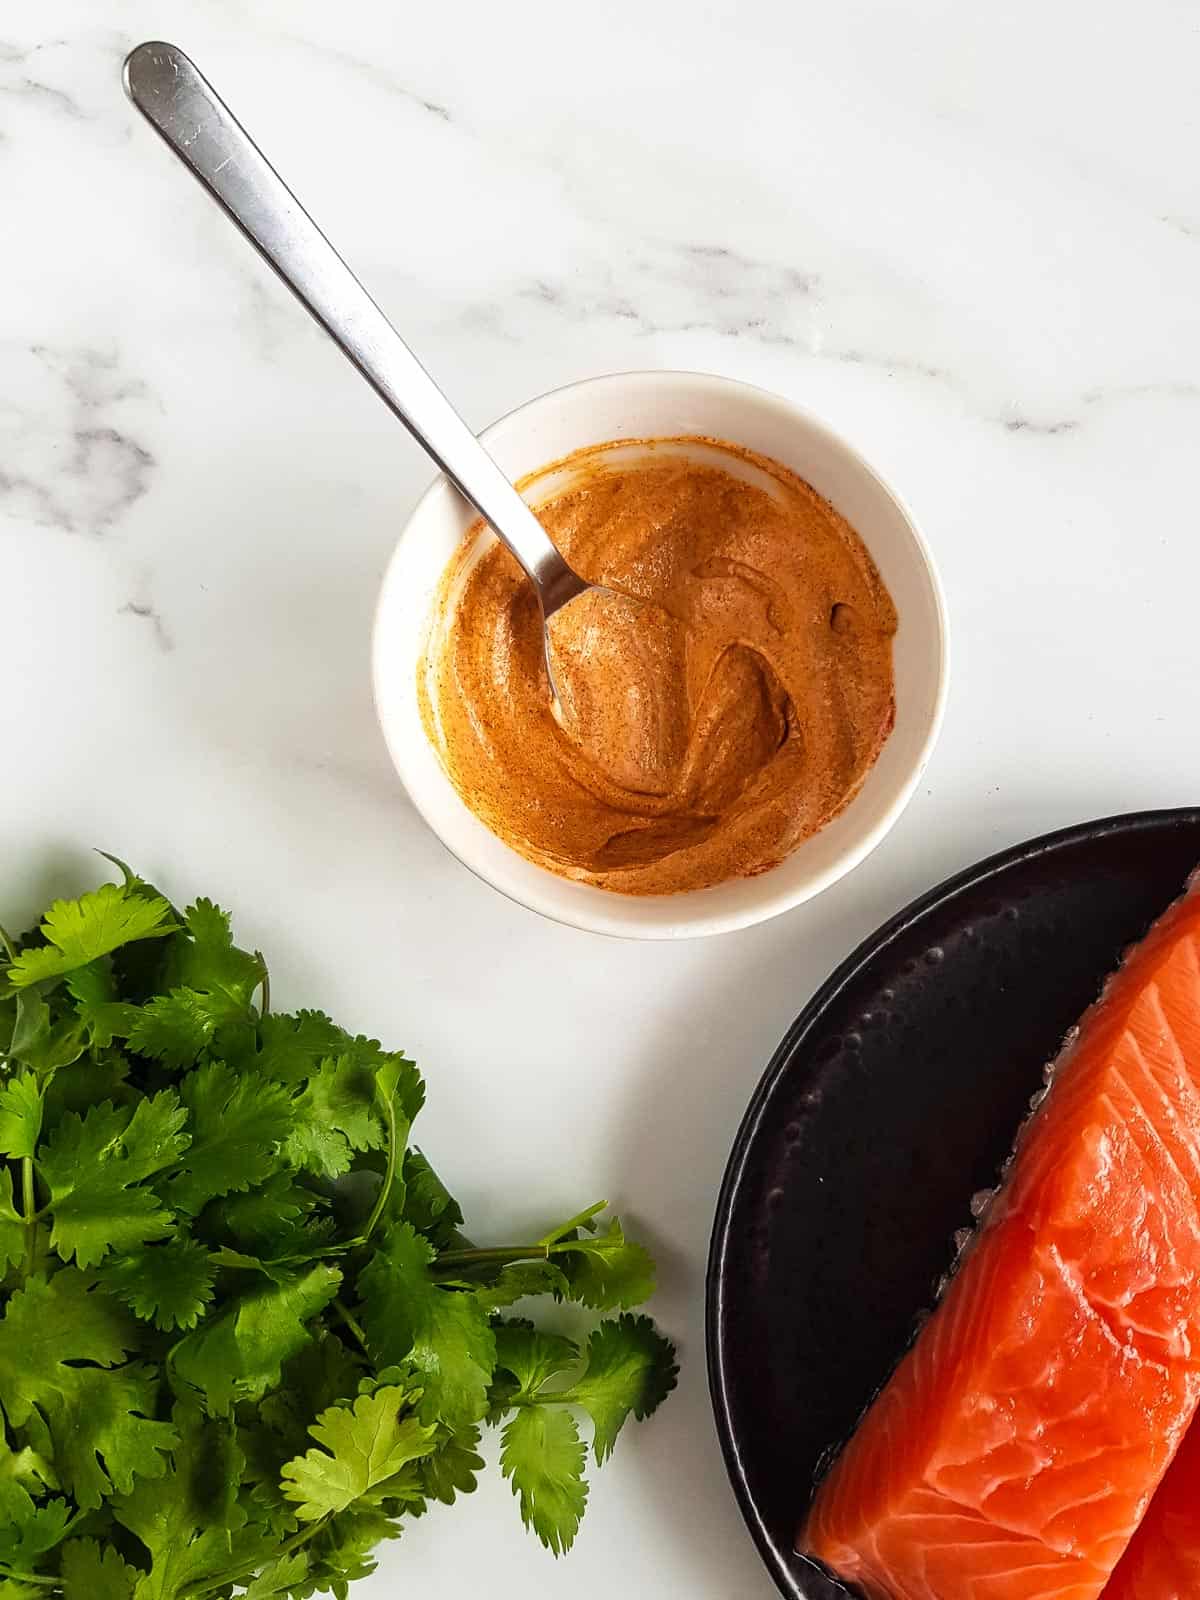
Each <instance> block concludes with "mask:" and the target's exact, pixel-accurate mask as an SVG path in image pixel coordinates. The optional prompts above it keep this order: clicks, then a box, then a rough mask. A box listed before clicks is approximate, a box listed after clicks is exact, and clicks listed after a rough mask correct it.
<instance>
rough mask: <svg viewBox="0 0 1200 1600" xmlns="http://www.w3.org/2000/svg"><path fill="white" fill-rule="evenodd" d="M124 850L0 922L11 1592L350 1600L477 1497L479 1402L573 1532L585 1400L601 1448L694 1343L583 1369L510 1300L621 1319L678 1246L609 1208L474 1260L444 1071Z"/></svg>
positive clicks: (669, 1377) (4, 1499)
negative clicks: (645, 1241) (285, 983)
mask: <svg viewBox="0 0 1200 1600" xmlns="http://www.w3.org/2000/svg"><path fill="white" fill-rule="evenodd" d="M117 865H118V866H119V867H120V868H121V875H122V878H123V879H124V881H123V883H121V884H119V885H116V886H114V885H111V884H110V885H106V886H105V887H104V888H102V889H100V890H98V891H96V892H95V893H94V894H89V895H84V896H83V897H82V898H81V899H79V900H76V901H60V902H57V903H56V904H55V905H54V906H52V907H51V909H50V911H49V912H48V913H47V914H46V916H45V918H44V920H43V922H42V924H41V926H40V928H39V929H38V930H37V931H36V932H35V933H34V934H32V935H30V936H29V937H27V938H26V939H25V940H23V941H22V942H21V943H22V945H23V948H21V949H20V950H19V951H18V948H17V946H16V945H14V943H13V942H12V941H11V940H9V939H8V938H7V936H6V935H5V934H4V933H3V930H2V929H0V1600H48V1596H52V1594H58V1595H59V1596H61V1600H221V1597H223V1596H224V1597H229V1596H233V1595H241V1596H242V1597H243V1600H276V1597H280V1600H310V1597H311V1596H313V1595H314V1594H316V1593H317V1592H318V1591H320V1592H329V1593H331V1594H332V1595H333V1596H334V1600H347V1588H348V1585H349V1584H351V1583H353V1582H355V1581H356V1580H357V1579H358V1578H360V1577H363V1576H365V1575H366V1574H367V1573H369V1572H371V1571H373V1570H374V1567H375V1557H374V1555H373V1553H372V1552H373V1548H374V1546H375V1545H376V1544H377V1543H378V1542H379V1541H380V1540H382V1539H391V1538H395V1537H396V1536H397V1535H398V1534H399V1533H400V1532H401V1529H402V1527H403V1526H404V1525H405V1524H406V1522H407V1520H408V1519H410V1518H412V1517H415V1516H420V1515H421V1514H423V1513H424V1512H425V1511H426V1510H427V1509H428V1508H429V1507H430V1506H431V1505H433V1504H434V1503H437V1502H441V1503H443V1504H447V1505H449V1504H452V1503H453V1502H454V1501H455V1499H456V1498H457V1497H458V1496H460V1495H463V1494H467V1493H470V1492H471V1490H473V1489H474V1487H475V1484H476V1480H477V1476H478V1473H479V1472H480V1470H481V1468H482V1465H483V1463H482V1460H481V1457H480V1454H479V1448H478V1447H479V1435H480V1426H479V1425H480V1423H481V1422H482V1421H483V1420H484V1419H487V1420H488V1421H496V1422H498V1423H503V1424H504V1426H503V1437H502V1440H501V1457H502V1466H503V1470H504V1473H505V1475H506V1476H507V1477H508V1479H509V1481H510V1484H511V1486H512V1488H513V1490H514V1492H515V1493H516V1494H517V1496H518V1498H519V1500H520V1505H521V1512H522V1516H523V1517H524V1519H525V1521H526V1523H527V1524H528V1525H529V1526H530V1527H532V1528H533V1529H534V1531H535V1532H536V1534H537V1536H538V1537H539V1538H540V1539H542V1541H543V1542H544V1543H546V1544H547V1545H548V1546H549V1547H550V1548H551V1549H552V1550H554V1551H555V1552H561V1551H563V1550H565V1549H567V1548H568V1547H569V1546H570V1544H571V1542H572V1540H573V1539H574V1537H575V1534H576V1530H577V1527H578V1523H579V1518H580V1516H581V1514H582V1512H583V1509H584V1506H585V1504H586V1499H587V1487H586V1484H585V1482H584V1479H583V1469H584V1465H585V1461H586V1451H585V1449H584V1446H583V1443H582V1441H581V1439H580V1433H579V1426H580V1425H581V1413H583V1412H587V1413H588V1414H589V1415H590V1417H591V1419H592V1422H593V1425H594V1429H595V1453H596V1459H597V1461H598V1462H601V1461H603V1460H605V1459H606V1458H607V1456H608V1455H609V1454H610V1452H611V1450H612V1447H613V1441H614V1439H615V1438H616V1435H617V1433H618V1431H619V1430H620V1428H621V1427H622V1426H623V1424H624V1423H625V1421H626V1420H627V1418H628V1417H629V1416H631V1415H633V1416H638V1417H641V1416H645V1415H647V1414H648V1413H649V1412H650V1411H651V1410H652V1409H653V1407H654V1406H655V1405H656V1404H657V1403H658V1401H659V1400H660V1399H661V1398H662V1396H663V1395H664V1394H665V1393H666V1392H667V1391H668V1389H669V1388H670V1387H671V1385H672V1384H673V1382H674V1379H675V1366H674V1357H673V1351H672V1350H671V1347H670V1346H669V1345H668V1344H667V1342H666V1341H665V1340H664V1339H662V1338H661V1336H660V1335H658V1334H657V1333H656V1332H655V1330H654V1328H653V1326H652V1324H651V1323H649V1322H648V1321H647V1320H646V1319H644V1318H636V1317H631V1316H622V1317H620V1318H618V1319H617V1320H616V1321H614V1322H609V1323H604V1324H602V1325H601V1326H600V1327H599V1328H597V1329H596V1330H595V1331H594V1332H593V1334H592V1337H591V1339H590V1340H589V1341H588V1342H587V1344H586V1351H585V1352H584V1353H583V1354H581V1346H580V1345H577V1344H576V1343H574V1342H573V1341H572V1340H571V1339H567V1338H563V1337H561V1336H559V1335H557V1334H550V1333H547V1332H542V1331H540V1330H539V1329H537V1328H536V1327H534V1326H533V1324H532V1323H528V1322H518V1321H513V1320H503V1319H502V1318H501V1317H500V1316H499V1313H500V1312H501V1310H502V1309H503V1308H505V1307H508V1306H510V1305H512V1304H514V1303H515V1302H516V1301H518V1300H525V1299H526V1298H527V1297H531V1296H546V1295H551V1296H553V1297H554V1298H555V1299H557V1300H576V1301H578V1302H580V1303H582V1304H584V1305H588V1306H592V1307H597V1308H600V1307H609V1306H611V1307H616V1308H619V1309H625V1308H627V1307H629V1306H632V1305H633V1304H635V1303H636V1302H637V1301H638V1300H640V1299H641V1298H643V1297H644V1296H645V1295H646V1294H648V1293H649V1291H650V1288H651V1287H652V1286H653V1270H652V1268H651V1266H650V1263H649V1258H648V1257H647V1256H646V1255H645V1253H644V1252H643V1251H641V1250H640V1248H639V1247H638V1246H636V1245H632V1244H630V1242H629V1241H628V1240H626V1239H625V1237H624V1234H623V1232H622V1230H621V1227H620V1224H619V1223H612V1224H609V1225H608V1226H607V1228H606V1229H605V1231H603V1232H597V1224H596V1222H595V1218H596V1216H597V1214H598V1213H599V1212H600V1211H602V1210H604V1204H603V1203H600V1204H597V1205H593V1206H590V1207H588V1208H587V1209H585V1210H583V1211H581V1212H578V1213H577V1214H576V1215H574V1216H572V1217H571V1218H570V1219H569V1220H567V1221H565V1222H563V1223H561V1224H560V1225H559V1226H558V1227H557V1228H555V1229H554V1230H553V1231H552V1232H551V1233H549V1234H547V1235H546V1236H545V1237H543V1238H542V1239H540V1240H538V1241H537V1242H536V1243H534V1244H531V1245H524V1246H523V1245H516V1246H513V1247H492V1248H486V1249H485V1248H476V1246H475V1245H474V1244H473V1243H472V1241H471V1239H470V1238H469V1237H468V1236H467V1233H466V1230H465V1225H464V1222H463V1215H462V1211H461V1209H460V1208H459V1206H458V1205H457V1204H456V1202H455V1201H454V1199H453V1197H452V1196H451V1194H450V1193H449V1192H448V1190H447V1189H446V1187H445V1185H444V1184H443V1183H441V1181H440V1180H439V1178H438V1177H437V1174H436V1173H435V1172H434V1171H433V1169H432V1167H431V1166H430V1164H429V1162H428V1161H427V1160H426V1158H425V1156H424V1155H422V1154H421V1153H420V1152H419V1151H416V1150H412V1149H409V1148H408V1145H409V1138H410V1133H411V1129H412V1126H413V1122H414V1119H415V1118H416V1117H417V1115H418V1114H419V1113H420V1111H421V1108H422V1106H423V1103H424V1099H425V1085H424V1082H423V1080H422V1078H421V1075H420V1073H419V1072H418V1071H417V1069H416V1067H415V1065H414V1064H413V1063H412V1062H411V1061H410V1060H408V1059H407V1057H405V1056H404V1055H403V1054H401V1053H399V1052H395V1053H389V1052H387V1051H385V1050H384V1049H383V1047H382V1046H381V1045H380V1044H379V1043H378V1042H377V1041H376V1040H374V1039H370V1038H366V1037H363V1036H361V1035H352V1034H351V1033H350V1032H348V1031H346V1030H345V1029H343V1028H340V1027H337V1026H336V1025H335V1024H334V1023H333V1022H331V1021H330V1019H329V1018H328V1017H326V1016H324V1015H323V1014H322V1013H320V1012H315V1011H300V1012H297V1013H296V1014H294V1015H292V1016H283V1017H280V1016H277V1015H275V1014H272V1013H271V1012H270V1010H269V1006H268V1004H267V972H266V967H265V964H264V962H263V959H262V957H261V956H260V955H259V954H257V953H253V954H252V953H251V952H249V951H246V950H243V949H240V948H239V947H238V946H237V945H235V943H234V937H233V932H232V928H231V925H230V919H229V916H228V914H227V913H226V912H225V911H223V910H222V909H221V908H220V907H219V906H217V905H216V904H215V903H214V902H213V901H211V900H207V899H203V898H200V899H197V900H195V901H194V902H193V903H192V904H191V905H189V906H188V907H187V909H186V910H184V911H183V912H182V913H179V912H176V911H175V910H174V909H173V908H172V906H171V905H170V904H169V903H168V901H167V899H166V897H164V896H163V895H161V894H159V893H158V891H157V890H155V889H154V888H153V887H152V886H151V885H150V884H148V883H146V882H144V881H143V880H142V879H141V878H139V877H137V876H136V875H135V874H134V873H133V872H132V871H131V870H130V869H129V868H127V867H125V866H123V865H122V864H121V863H120V862H117ZM16 1163H21V1164H22V1170H21V1174H20V1177H21V1182H20V1184H19V1185H18V1182H17V1179H18V1171H17V1166H16V1165H15V1164H16ZM18 1189H19V1191H20V1192H19V1193H18ZM26 1214H28V1215H26ZM343 1270H345V1272H346V1274H347V1276H348V1278H349V1281H350V1285H351V1290H352V1292H351V1293H350V1294H349V1296H348V1301H349V1303H348V1304H343V1303H342V1302H341V1301H340V1300H337V1299H336V1298H335V1297H336V1295H337V1292H338V1290H339V1287H340V1286H341V1284H342V1281H343ZM593 1320H594V1319H593ZM583 1337H584V1336H583V1335H581V1340H582V1338H583ZM172 1398H173V1399H174V1402H175V1403H174V1409H173V1411H172V1412H171V1414H170V1415H171V1420H170V1421H167V1420H165V1418H166V1412H165V1410H164V1407H165V1406H166V1405H167V1404H169V1403H170V1401H171V1399H172ZM314 1417H315V1419H316V1420H315V1422H314ZM35 1579H36V1581H35Z"/></svg>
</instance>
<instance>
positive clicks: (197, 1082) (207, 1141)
mask: <svg viewBox="0 0 1200 1600" xmlns="http://www.w3.org/2000/svg"><path fill="white" fill-rule="evenodd" d="M179 1095H180V1099H181V1100H182V1101H183V1103H184V1105H185V1106H186V1107H187V1109H188V1112H189V1113H190V1120H189V1123H188V1126H189V1128H190V1130H191V1144H190V1145H189V1146H188V1148H187V1150H186V1152H185V1153H184V1155H183V1156H182V1158H181V1159H180V1161H179V1163H178V1167H179V1170H178V1172H177V1173H176V1174H175V1176H174V1177H172V1178H170V1179H169V1180H168V1181H167V1183H166V1184H165V1185H164V1186H163V1190H162V1192H163V1196H164V1198H165V1199H166V1201H167V1203H168V1204H169V1205H170V1206H172V1207H173V1208H174V1209H175V1210H176V1211H186V1212H187V1213H188V1214H189V1215H191V1216H195V1215H196V1213H197V1212H199V1211H200V1210H201V1209H202V1208H203V1206H204V1205H205V1204H206V1203H207V1202H208V1201H209V1200H214V1199H218V1198H219V1197H220V1196H221V1195H225V1194H228V1193H229V1192H230V1191H231V1190H235V1189H239V1190H240V1189H249V1188H250V1187H251V1186H252V1185H254V1184H256V1183H260V1182H262V1180H263V1179H265V1178H267V1177H269V1176H270V1174H271V1172H272V1170H273V1168H274V1167H275V1165H276V1163H277V1159H278V1158H277V1151H278V1147H279V1145H280V1142H281V1141H282V1140H283V1139H284V1138H285V1136H286V1135H287V1132H288V1129H289V1128H290V1127H291V1123H292V1109H291V1103H290V1101H289V1100H288V1095H287V1091H286V1090H285V1089H283V1088H282V1087H281V1086H280V1085H279V1084H277V1083H271V1082H270V1081H269V1080H268V1079H267V1078H263V1077H260V1076H259V1074H258V1073H257V1072H246V1073H242V1074H240V1075H239V1074H235V1073H233V1072H231V1071H230V1070H229V1068H228V1067H227V1066H225V1065H224V1064H223V1063H222V1062H220V1061H211V1062H209V1063H208V1064H207V1065H206V1066H203V1067H199V1068H197V1070H196V1071H195V1072H190V1073H188V1075H187V1077H186V1078H184V1079H183V1081H182V1082H181V1083H180V1085H179Z"/></svg>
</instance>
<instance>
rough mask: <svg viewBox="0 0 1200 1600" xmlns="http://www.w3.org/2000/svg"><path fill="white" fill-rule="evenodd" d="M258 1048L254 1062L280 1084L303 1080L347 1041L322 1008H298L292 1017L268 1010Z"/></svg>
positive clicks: (341, 1048) (348, 1038)
mask: <svg viewBox="0 0 1200 1600" xmlns="http://www.w3.org/2000/svg"><path fill="white" fill-rule="evenodd" d="M258 1031H259V1039H260V1043H261V1048H260V1052H259V1055H258V1057H257V1060H256V1065H257V1066H258V1068H259V1070H260V1071H261V1072H264V1073H266V1074H267V1076H268V1077H271V1078H278V1079H279V1081H280V1082H281V1083H302V1082H303V1080H304V1079H305V1078H307V1077H308V1076H309V1075H310V1074H311V1073H312V1072H315V1071H316V1069H317V1067H318V1066H319V1065H320V1064H321V1062H322V1061H324V1060H326V1058H328V1057H334V1056H337V1055H339V1054H341V1052H342V1051H343V1050H345V1048H346V1046H347V1044H348V1043H349V1041H350V1035H349V1034H348V1033H347V1032H346V1030H345V1029H344V1028H339V1027H338V1026H337V1025H336V1023H333V1022H331V1021H330V1020H329V1018H328V1017H327V1016H326V1015H325V1013H324V1012H323V1011H298V1012H297V1013H296V1014H295V1016H288V1015H286V1014H284V1013H280V1012H271V1013H270V1015H268V1016H265V1017H263V1019H262V1021H261V1022H260V1023H259V1028H258Z"/></svg>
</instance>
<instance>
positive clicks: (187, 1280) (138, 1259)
mask: <svg viewBox="0 0 1200 1600" xmlns="http://www.w3.org/2000/svg"><path fill="white" fill-rule="evenodd" d="M100 1276H101V1279H102V1280H103V1282H104V1284H105V1286H106V1287H107V1288H108V1289H110V1290H111V1291H112V1293H113V1294H115V1295H116V1297H117V1299H118V1300H120V1301H121V1302H122V1303H123V1304H124V1305H127V1306H128V1307H129V1309H130V1310H131V1311H132V1312H133V1314H134V1316H137V1317H141V1318H142V1319H143V1321H146V1322H153V1323H154V1326H155V1327H156V1328H161V1329H162V1330H163V1331H164V1332H170V1330H171V1329H172V1328H194V1327H195V1325H196V1323H197V1322H198V1321H199V1319H200V1318H201V1317H202V1316H203V1314H204V1309H205V1307H206V1306H207V1305H208V1304H209V1302H210V1301H211V1300H212V1297H213V1280H214V1279H215V1277H216V1272H215V1269H214V1267H213V1264H212V1262H211V1260H210V1258H209V1253H208V1251H207V1250H206V1249H205V1248H204V1246H203V1245H202V1244H197V1243H196V1241H195V1240H194V1239H168V1240H167V1242H166V1243H165V1244H148V1245H143V1246H142V1248H141V1249H140V1250H133V1251H130V1252H128V1253H127V1254H124V1255H121V1256H117V1257H109V1258H108V1260H106V1261H105V1262H104V1263H103V1264H102V1265H101V1268H100Z"/></svg>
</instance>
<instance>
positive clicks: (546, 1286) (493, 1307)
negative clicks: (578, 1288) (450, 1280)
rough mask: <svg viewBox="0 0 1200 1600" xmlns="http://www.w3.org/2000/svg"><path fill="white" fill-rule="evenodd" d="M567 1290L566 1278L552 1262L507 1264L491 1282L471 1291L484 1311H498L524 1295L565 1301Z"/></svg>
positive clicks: (513, 1262) (512, 1262)
mask: <svg viewBox="0 0 1200 1600" xmlns="http://www.w3.org/2000/svg"><path fill="white" fill-rule="evenodd" d="M567 1287H568V1286H567V1280H566V1277H565V1276H564V1275H563V1272H562V1270H561V1268H559V1267H556V1266H555V1264H554V1262H553V1261H510V1262H509V1263H508V1264H507V1265H506V1266H503V1267H501V1269H500V1271H499V1272H498V1273H497V1274H496V1276H495V1278H494V1279H493V1280H492V1281H491V1283H485V1284H481V1285H480V1286H479V1287H478V1288H477V1289H476V1290H475V1298H476V1299H477V1300H478V1301H479V1303H480V1305H481V1306H483V1307H484V1309H485V1310H487V1311H499V1310H501V1309H502V1307H504V1306H511V1305H514V1304H515V1303H516V1302H517V1301H518V1300H524V1299H525V1298H526V1296H527V1295H536V1294H552V1295H553V1296H554V1297H555V1299H556V1300H562V1299H565V1298H566V1296H567Z"/></svg>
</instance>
